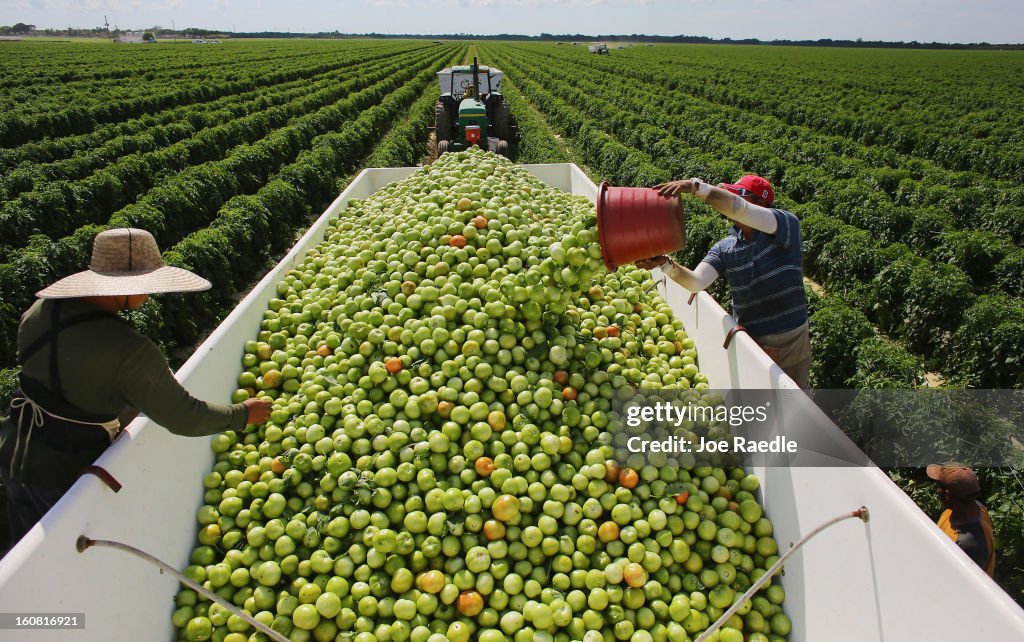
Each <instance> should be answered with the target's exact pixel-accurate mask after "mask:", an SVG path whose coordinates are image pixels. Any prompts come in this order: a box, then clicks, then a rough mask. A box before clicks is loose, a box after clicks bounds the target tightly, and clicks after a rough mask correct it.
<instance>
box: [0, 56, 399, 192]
mask: <svg viewBox="0 0 1024 642" xmlns="http://www.w3.org/2000/svg"><path fill="white" fill-rule="evenodd" d="M399 53H402V54H404V53H406V52H398V51H396V52H393V53H391V54H390V55H381V54H377V55H376V56H374V57H372V58H371V57H370V54H366V55H364V56H354V57H352V58H350V59H347V62H345V63H344V64H339V66H338V67H337V68H335V69H332V70H330V71H328V72H324V73H320V74H316V75H313V76H311V77H309V78H302V79H299V80H294V81H291V82H287V83H281V84H279V85H277V86H275V87H273V88H271V89H270V90H269V91H268V90H266V89H254V90H251V91H245V92H242V93H239V94H234V95H230V96H224V97H222V98H218V99H216V100H212V101H209V102H206V103H199V104H193V105H184V106H181V107H175V108H173V109H168V110H164V111H163V112H160V113H157V114H147V115H145V116H143V117H141V118H135V119H131V120H129V121H127V122H125V123H117V124H116V125H111V126H110V128H103V129H102V130H97V131H94V132H92V133H91V134H83V135H79V136H66V137H64V138H61V139H47V140H46V141H41V142H40V143H30V144H26V145H22V146H20V147H18V148H15V149H12V150H4V151H5V152H9V153H8V154H5V155H0V164H2V165H3V166H4V167H5V169H8V168H9V169H10V171H7V172H5V173H4V174H3V176H2V178H0V201H9V200H11V199H13V198H15V197H17V196H18V195H20V194H23V193H26V192H32V191H38V190H42V189H44V188H45V187H46V186H47V185H50V184H52V183H53V182H55V181H75V180H81V179H84V178H86V177H88V176H90V175H91V174H93V173H95V172H97V171H99V170H101V169H103V168H105V167H107V166H109V165H110V164H112V163H114V162H116V161H117V160H119V159H123V158H124V157H126V156H132V155H135V154H142V153H146V152H152V151H156V150H159V149H162V148H165V147H170V146H171V145H173V144H175V143H177V142H181V141H184V140H188V139H189V138H191V137H194V136H196V135H197V134H199V133H200V132H202V131H204V130H206V129H208V128H213V127H217V126H219V125H225V124H228V123H231V122H232V121H235V120H238V119H239V118H243V117H245V116H251V115H254V114H258V113H260V112H263V111H266V110H269V109H271V108H273V107H278V106H281V105H285V104H288V103H291V102H292V101H297V100H299V99H301V98H303V97H304V96H307V95H310V94H313V93H315V92H316V91H317V90H318V89H323V88H326V87H329V86H332V85H337V84H340V83H341V82H343V81H344V80H345V79H346V78H348V77H351V75H352V71H353V70H354V69H362V67H363V66H365V65H366V64H367V63H369V62H371V61H383V60H385V59H387V58H390V57H392V56H394V55H398V54H399ZM305 111H308V110H305ZM305 111H300V112H297V113H305ZM108 132H109V133H110V134H116V135H114V136H113V137H111V136H109V135H108ZM49 143H53V144H49ZM44 148H48V149H47V150H46V151H50V150H52V151H53V152H54V156H52V157H48V156H46V155H45V154H46V152H45V151H44ZM69 154H70V155H69Z"/></svg>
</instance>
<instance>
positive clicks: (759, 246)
mask: <svg viewBox="0 0 1024 642" xmlns="http://www.w3.org/2000/svg"><path fill="white" fill-rule="evenodd" d="M771 211H772V213H773V214H774V215H775V220H776V221H777V222H778V229H777V230H776V231H775V234H765V233H764V232H759V231H757V230H753V231H752V233H751V238H750V239H743V238H741V235H740V231H739V229H738V228H737V227H735V226H733V228H732V231H731V232H730V234H729V236H727V237H726V238H724V239H722V240H721V241H719V242H718V243H716V244H715V246H714V247H712V248H711V249H710V250H709V251H708V255H707V256H705V257H704V262H706V263H708V264H710V265H711V267H713V268H715V271H717V272H718V273H719V274H720V275H723V276H725V278H726V279H727V280H728V281H729V287H730V288H731V289H732V309H733V318H735V319H736V321H737V323H739V324H740V325H742V326H743V327H745V328H746V329H747V332H749V333H750V334H751V336H754V337H760V336H764V335H767V334H777V333H779V332H787V331H789V330H793V329H794V328H797V327H799V326H801V325H803V324H804V323H805V322H806V321H807V295H806V294H805V293H804V271H803V259H804V252H803V247H802V246H801V242H800V221H799V220H798V219H797V218H796V216H794V215H793V214H791V213H789V212H787V211H785V210H779V209H772V210H771Z"/></svg>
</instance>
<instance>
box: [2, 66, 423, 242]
mask: <svg viewBox="0 0 1024 642" xmlns="http://www.w3.org/2000/svg"><path fill="white" fill-rule="evenodd" d="M426 58H427V55H426V54H424V53H422V52H416V53H411V54H407V55H403V56H401V57H399V58H395V59H387V60H384V61H381V62H378V63H374V64H368V65H366V66H365V67H364V68H363V69H362V70H361V73H360V74H358V75H356V76H355V77H354V78H353V79H351V80H348V81H345V82H339V81H338V79H336V78H329V79H325V80H324V81H323V82H322V83H319V84H318V85H317V86H315V87H313V88H312V90H313V91H311V92H310V93H308V94H306V95H304V96H302V97H300V98H298V99H296V100H294V101H291V102H289V103H287V104H284V105H280V106H277V107H272V108H269V109H266V110H264V111H261V112H258V113H254V114H251V115H248V116H244V117H242V118H239V119H235V120H233V121H230V122H227V123H224V124H220V125H216V126H214V127H209V128H206V129H204V130H202V131H200V132H198V133H197V134H196V135H195V136H192V137H191V138H188V139H186V140H183V141H181V142H179V143H176V144H174V145H171V146H170V147H167V148H163V149H160V150H157V151H153V152H146V153H139V154H132V155H130V156H126V157H124V158H121V159H118V160H117V161H116V162H115V163H114V164H112V165H111V166H110V167H108V168H106V169H105V170H101V171H99V172H96V173H95V174H93V175H91V176H90V177H88V178H87V179H84V180H82V181H67V182H62V181H53V182H49V183H47V184H46V185H45V187H44V189H42V190H40V191H38V192H27V193H25V194H22V195H20V196H19V197H18V198H17V199H15V200H13V201H9V202H7V203H5V204H4V205H3V206H2V207H0V237H2V238H3V239H4V243H3V245H4V246H6V248H8V249H15V248H19V247H23V246H24V245H25V244H26V243H27V241H28V239H29V237H30V236H31V235H33V234H43V235H45V236H47V237H49V238H61V237H62V236H64V235H66V234H68V233H70V232H72V231H74V230H75V229H77V228H78V227H80V226H82V225H85V224H89V223H99V222H102V221H105V220H107V219H108V218H110V217H111V216H117V215H118V214H121V212H117V211H118V210H119V209H121V208H124V207H126V206H127V209H128V210H129V211H130V210H132V209H138V208H140V207H144V206H145V203H144V201H145V198H143V199H142V200H140V199H139V197H140V195H142V194H145V193H146V192H148V191H149V190H151V189H152V188H153V187H154V186H155V185H160V184H163V183H166V182H168V178H169V177H170V182H172V183H173V182H175V181H184V180H188V177H186V175H187V174H190V173H192V172H194V171H198V170H197V169H195V168H197V167H205V168H207V169H210V170H219V169H221V168H223V170H224V172H226V173H228V174H231V175H233V176H234V178H235V179H236V180H238V182H239V183H240V185H239V188H240V189H242V190H243V193H244V191H245V180H244V179H245V177H247V176H250V175H252V176H253V179H252V180H254V181H255V182H256V184H259V183H260V182H262V176H260V174H265V173H267V172H270V171H273V170H274V168H275V167H276V164H280V163H281V162H282V161H284V160H287V157H282V156H281V153H282V152H287V151H288V150H289V147H291V150H292V152H293V153H294V152H297V150H298V149H301V147H302V146H303V145H304V144H305V141H304V140H303V139H304V138H305V139H308V138H309V137H311V136H313V135H316V134H318V133H321V132H322V131H326V130H327V129H330V128H336V127H338V126H339V125H340V123H341V121H342V119H344V118H347V117H348V116H350V115H351V114H352V113H354V112H353V110H354V109H358V108H360V107H361V106H362V103H358V102H357V103H356V104H354V105H352V108H351V109H344V108H343V106H344V101H346V100H349V101H352V102H356V101H355V100H354V98H355V97H356V96H358V95H360V94H359V92H361V91H363V90H365V89H366V88H368V87H373V86H374V85H375V84H377V83H381V82H387V81H388V80H389V79H390V77H392V76H394V74H395V72H396V71H397V70H399V69H401V68H402V67H405V66H406V65H408V66H410V67H412V68H414V67H415V66H416V65H418V64H422V62H423V60H425V59H426ZM287 139H292V140H293V141H294V142H293V143H292V144H291V145H290V146H289V145H283V144H282V142H283V141H285V140H287ZM246 145H250V146H249V147H246ZM275 162H276V164H275ZM177 172H184V174H181V173H178V174H176V173H177ZM115 212H117V214H115ZM128 215H129V216H130V214H128ZM193 215H194V214H193Z"/></svg>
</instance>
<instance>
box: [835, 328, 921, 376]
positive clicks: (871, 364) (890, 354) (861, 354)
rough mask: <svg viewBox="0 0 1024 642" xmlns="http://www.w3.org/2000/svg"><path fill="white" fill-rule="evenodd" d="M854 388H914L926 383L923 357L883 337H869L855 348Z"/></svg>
mask: <svg viewBox="0 0 1024 642" xmlns="http://www.w3.org/2000/svg"><path fill="white" fill-rule="evenodd" d="M854 360H855V363H856V366H855V369H854V372H853V375H852V376H851V377H850V378H849V379H847V380H846V384H847V385H848V386H850V387H851V388H913V387H917V386H920V385H922V384H923V383H924V374H925V372H924V365H923V364H922V363H921V358H920V357H916V356H914V355H913V354H911V353H910V352H909V351H908V350H907V349H906V348H904V347H903V346H901V345H899V344H898V343H896V342H894V341H893V340H891V339H888V338H886V337H882V336H874V337H868V338H867V339H865V340H864V341H863V342H861V344H860V345H859V346H857V348H856V349H855V350H854Z"/></svg>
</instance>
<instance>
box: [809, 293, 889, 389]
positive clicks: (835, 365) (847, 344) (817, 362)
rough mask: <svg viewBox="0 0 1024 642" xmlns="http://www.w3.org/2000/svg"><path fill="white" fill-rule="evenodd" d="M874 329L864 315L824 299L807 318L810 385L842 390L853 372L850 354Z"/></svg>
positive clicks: (854, 369) (853, 363)
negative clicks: (808, 319) (809, 320)
mask: <svg viewBox="0 0 1024 642" xmlns="http://www.w3.org/2000/svg"><path fill="white" fill-rule="evenodd" d="M873 333H874V330H873V329H872V327H871V323H870V322H869V321H868V319H867V317H866V316H864V313H863V312H861V311H859V310H855V309H853V308H851V307H849V306H847V305H846V304H844V303H843V302H842V301H841V300H840V299H839V298H838V297H831V296H830V297H827V298H826V299H824V301H822V302H821V304H820V305H819V307H818V309H817V310H816V311H815V312H814V314H813V315H812V316H811V348H812V349H811V358H812V362H811V386H812V387H814V388H845V387H846V382H847V380H848V379H850V378H851V377H853V376H854V374H855V373H856V362H853V361H851V360H850V355H851V354H853V353H854V351H855V350H856V349H857V347H858V346H859V345H860V344H861V343H862V342H863V341H864V340H865V339H867V338H869V337H871V336H872V335H873Z"/></svg>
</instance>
